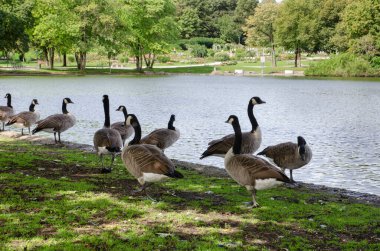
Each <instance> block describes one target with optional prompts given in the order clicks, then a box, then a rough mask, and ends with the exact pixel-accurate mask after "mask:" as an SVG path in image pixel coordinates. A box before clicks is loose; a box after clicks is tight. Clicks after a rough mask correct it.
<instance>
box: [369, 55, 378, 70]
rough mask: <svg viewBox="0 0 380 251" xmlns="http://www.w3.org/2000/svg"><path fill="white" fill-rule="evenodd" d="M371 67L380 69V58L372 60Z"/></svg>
mask: <svg viewBox="0 0 380 251" xmlns="http://www.w3.org/2000/svg"><path fill="white" fill-rule="evenodd" d="M371 65H372V66H373V67H375V68H380V56H377V57H373V58H371Z"/></svg>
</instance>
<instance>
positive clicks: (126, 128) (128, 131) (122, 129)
mask: <svg viewBox="0 0 380 251" xmlns="http://www.w3.org/2000/svg"><path fill="white" fill-rule="evenodd" d="M111 129H114V130H116V131H118V132H119V133H120V136H121V139H122V142H123V144H124V142H125V140H126V139H128V138H129V137H130V136H132V134H133V132H134V130H133V127H132V126H131V125H125V122H115V123H113V124H112V125H111Z"/></svg>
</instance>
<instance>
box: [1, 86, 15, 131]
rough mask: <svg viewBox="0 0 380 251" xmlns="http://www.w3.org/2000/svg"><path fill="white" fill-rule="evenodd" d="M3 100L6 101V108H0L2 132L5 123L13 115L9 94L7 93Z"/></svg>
mask: <svg viewBox="0 0 380 251" xmlns="http://www.w3.org/2000/svg"><path fill="white" fill-rule="evenodd" d="M4 98H6V99H7V106H0V121H1V122H3V131H4V125H5V123H7V122H8V121H9V119H10V117H12V116H13V115H14V110H13V107H12V96H11V94H10V93H7V94H6V95H5V97H4Z"/></svg>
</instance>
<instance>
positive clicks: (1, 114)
mask: <svg viewBox="0 0 380 251" xmlns="http://www.w3.org/2000/svg"><path fill="white" fill-rule="evenodd" d="M13 115H14V110H13V108H12V107H9V106H0V121H1V122H3V123H6V122H8V121H9V119H10V118H11V117H12V116H13Z"/></svg>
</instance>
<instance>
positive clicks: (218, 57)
mask: <svg viewBox="0 0 380 251" xmlns="http://www.w3.org/2000/svg"><path fill="white" fill-rule="evenodd" d="M214 59H215V61H222V62H224V61H228V60H230V56H229V55H228V53H227V52H217V53H215V55H214Z"/></svg>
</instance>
